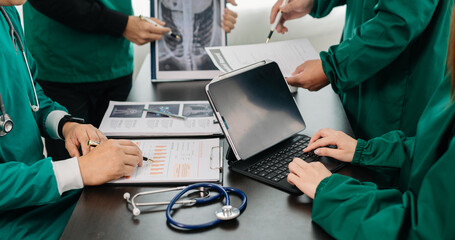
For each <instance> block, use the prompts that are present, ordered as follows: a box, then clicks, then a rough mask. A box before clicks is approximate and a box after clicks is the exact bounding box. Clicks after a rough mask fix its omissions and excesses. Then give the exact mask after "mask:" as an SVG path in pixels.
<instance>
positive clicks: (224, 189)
mask: <svg viewBox="0 0 455 240" xmlns="http://www.w3.org/2000/svg"><path fill="white" fill-rule="evenodd" d="M199 187H205V188H212V189H215V190H217V191H218V192H219V193H220V194H219V195H215V196H213V197H210V198H201V199H196V204H202V203H207V202H210V201H213V200H215V199H217V198H219V197H220V196H224V199H225V206H228V205H230V198H229V194H228V192H232V193H235V194H237V195H239V196H240V197H241V198H242V204H241V205H240V207H239V208H238V209H239V210H240V211H243V210H244V209H245V207H246V203H247V197H246V195H245V193H243V192H242V191H240V190H238V189H236V188H232V187H222V186H220V185H218V184H214V183H196V184H193V185H189V186H188V187H186V188H185V189H183V190H182V191H181V192H180V193H178V194H177V195H176V196H175V197H174V198H173V199H172V200H171V201H170V203H169V205H168V207H167V209H166V219H167V221H168V222H169V224H171V225H173V226H174V227H177V228H181V229H186V230H196V229H202V228H207V227H211V226H214V225H216V224H218V223H220V222H222V221H224V220H221V219H215V220H213V221H210V222H206V223H202V224H184V223H180V222H177V221H176V220H174V219H173V218H172V215H171V211H172V207H173V206H174V204H176V203H177V201H178V200H179V199H180V197H182V196H183V194H185V193H186V192H188V191H189V190H192V189H195V188H199Z"/></svg>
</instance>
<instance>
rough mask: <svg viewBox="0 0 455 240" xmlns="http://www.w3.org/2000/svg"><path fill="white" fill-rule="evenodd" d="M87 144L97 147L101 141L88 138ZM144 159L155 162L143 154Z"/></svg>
mask: <svg viewBox="0 0 455 240" xmlns="http://www.w3.org/2000/svg"><path fill="white" fill-rule="evenodd" d="M87 145H88V146H90V147H97V146H98V145H100V143H99V142H97V141H93V140H88V142H87ZM142 160H144V161H147V162H153V160H152V159H150V158H148V157H144V156H142Z"/></svg>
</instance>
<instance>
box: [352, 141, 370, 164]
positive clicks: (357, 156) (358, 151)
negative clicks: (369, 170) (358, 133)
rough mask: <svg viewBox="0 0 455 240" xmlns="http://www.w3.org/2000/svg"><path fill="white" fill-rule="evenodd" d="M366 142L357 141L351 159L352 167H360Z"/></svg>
mask: <svg viewBox="0 0 455 240" xmlns="http://www.w3.org/2000/svg"><path fill="white" fill-rule="evenodd" d="M366 144H367V142H366V141H365V140H363V139H360V138H359V139H357V146H356V147H355V152H354V157H353V158H352V164H353V165H361V160H362V154H363V150H364V149H365V145H366Z"/></svg>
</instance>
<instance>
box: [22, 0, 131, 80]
mask: <svg viewBox="0 0 455 240" xmlns="http://www.w3.org/2000/svg"><path fill="white" fill-rule="evenodd" d="M100 2H101V3H103V4H104V5H105V6H106V7H107V8H109V9H111V10H115V11H118V12H121V13H124V14H127V15H133V8H132V5H131V1H129V0H100ZM23 9H24V24H25V29H28V30H29V31H26V32H27V34H26V39H27V41H28V43H29V48H30V51H31V52H32V53H33V56H34V57H35V58H36V61H37V64H38V68H39V74H38V79H40V80H45V81H50V82H59V83H92V82H100V81H106V80H111V79H117V78H120V77H124V76H127V75H129V74H131V73H132V72H133V45H132V43H131V42H130V41H128V40H127V39H126V38H124V37H117V36H111V35H107V34H94V33H90V32H84V31H80V30H77V29H75V28H72V27H68V26H66V25H64V24H61V23H59V22H58V21H55V20H53V19H51V18H49V17H47V16H45V15H44V14H42V13H41V12H39V11H38V10H36V9H35V8H33V7H32V6H31V5H30V4H29V3H26V4H25V5H24V8H23Z"/></svg>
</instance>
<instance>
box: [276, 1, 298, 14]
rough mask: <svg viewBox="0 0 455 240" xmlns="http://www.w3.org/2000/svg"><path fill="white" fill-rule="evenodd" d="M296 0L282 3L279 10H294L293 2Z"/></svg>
mask: <svg viewBox="0 0 455 240" xmlns="http://www.w3.org/2000/svg"><path fill="white" fill-rule="evenodd" d="M296 2H297V1H292V2H288V3H287V4H284V6H282V7H281V6H280V10H281V11H282V12H283V13H289V12H291V11H294V9H295V6H294V5H295V3H296Z"/></svg>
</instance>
